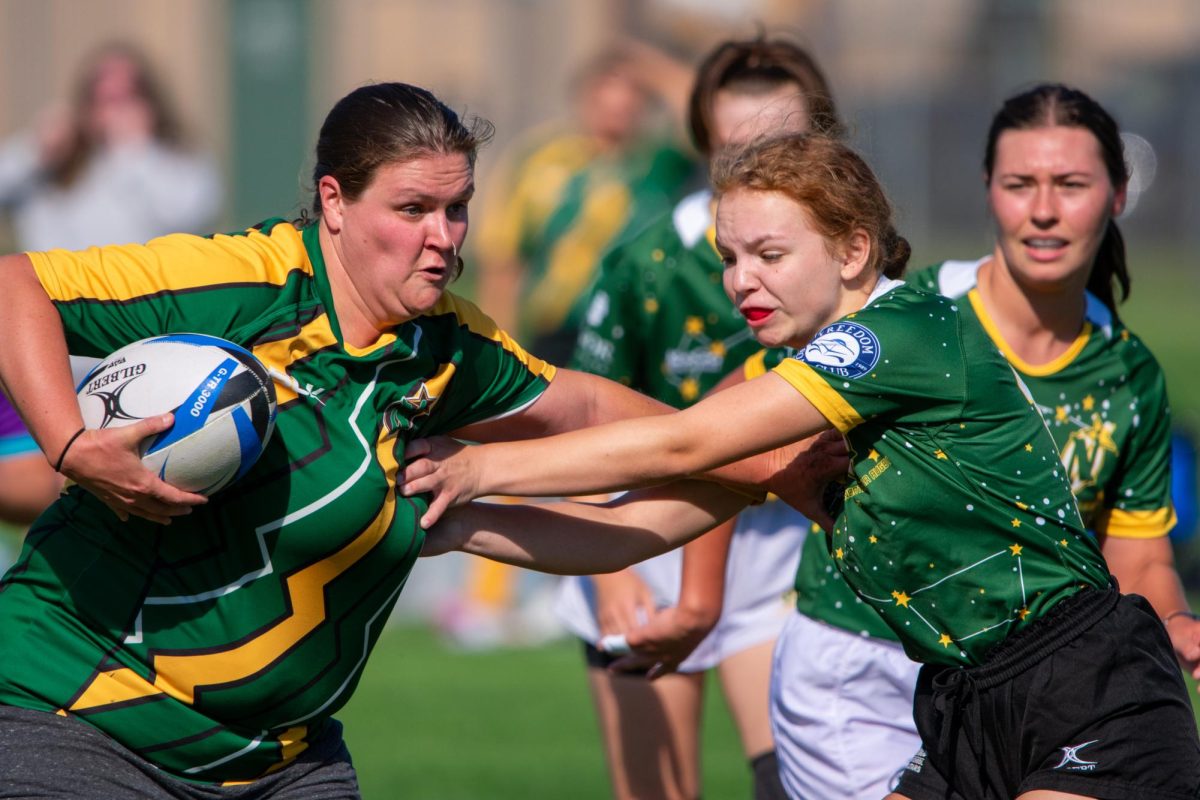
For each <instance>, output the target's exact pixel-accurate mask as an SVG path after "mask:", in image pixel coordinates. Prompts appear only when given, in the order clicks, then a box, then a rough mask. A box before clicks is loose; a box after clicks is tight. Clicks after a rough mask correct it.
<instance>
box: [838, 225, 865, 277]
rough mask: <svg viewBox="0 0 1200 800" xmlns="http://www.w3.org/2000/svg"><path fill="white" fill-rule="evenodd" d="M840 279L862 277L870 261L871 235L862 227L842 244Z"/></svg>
mask: <svg viewBox="0 0 1200 800" xmlns="http://www.w3.org/2000/svg"><path fill="white" fill-rule="evenodd" d="M841 259H842V269H841V274H842V280H843V281H847V282H849V281H854V280H857V279H859V278H861V277H863V271H864V270H865V269H866V268H867V264H869V263H870V261H871V237H870V236H869V235H867V232H866V231H865V230H863V229H862V228H858V229H856V230H855V231H854V232H852V233H851V234H850V237H849V238H848V239H846V241H845V242H844V243H843V244H842V253H841Z"/></svg>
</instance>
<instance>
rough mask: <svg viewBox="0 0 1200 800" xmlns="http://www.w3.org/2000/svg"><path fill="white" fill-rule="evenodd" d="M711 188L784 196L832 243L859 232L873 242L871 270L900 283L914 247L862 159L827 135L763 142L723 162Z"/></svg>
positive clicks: (715, 168) (794, 135) (717, 166)
mask: <svg viewBox="0 0 1200 800" xmlns="http://www.w3.org/2000/svg"><path fill="white" fill-rule="evenodd" d="M712 179H713V189H714V190H715V191H716V193H717V195H722V194H724V193H726V192H729V191H732V190H733V189H752V190H755V191H760V192H780V193H782V194H785V195H787V196H788V197H790V198H791V199H792V200H794V201H795V202H797V203H799V204H800V205H802V206H803V207H804V209H805V210H806V211H807V212H808V216H809V220H810V222H811V223H812V225H813V227H815V228H816V229H817V231H818V232H819V233H820V234H821V235H822V236H824V237H826V238H827V239H829V240H830V242H834V243H840V242H845V241H848V240H849V238H850V236H851V234H853V233H854V232H855V231H857V230H863V231H866V233H867V237H868V238H869V240H870V242H871V255H870V257H869V259H868V266H869V267H871V268H873V269H876V270H878V271H879V272H882V273H883V274H884V275H886V276H887V277H889V278H899V277H900V276H901V275H903V274H904V268H905V266H907V264H908V257H909V255H910V254H911V252H912V251H911V248H910V247H909V244H908V242H907V241H906V240H905V239H904V237H902V236H900V235H899V234H898V233H896V228H895V226H894V225H893V224H892V206H891V203H889V202H888V199H887V196H886V195H885V194H884V193H883V187H881V186H880V185H879V181H878V180H877V179H876V177H875V174H874V173H873V172H871V168H870V167H868V166H867V163H866V162H865V161H863V160H862V158H861V157H860V156H859V155H858V154H857V153H855V152H854V151H853V150H851V149H850V148H849V147H847V146H846V145H845V144H842V143H841V142H840V141H837V140H835V139H831V138H829V137H828V136H821V135H816V134H808V133H792V134H786V135H782V136H775V137H770V138H766V139H760V140H758V141H755V142H752V143H750V144H749V145H746V146H745V147H743V148H739V149H737V150H734V151H732V152H730V153H726V154H725V155H723V156H721V157H719V158H718V159H717V162H716V164H715V165H714V166H713V176H712Z"/></svg>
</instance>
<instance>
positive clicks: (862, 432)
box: [774, 280, 1109, 666]
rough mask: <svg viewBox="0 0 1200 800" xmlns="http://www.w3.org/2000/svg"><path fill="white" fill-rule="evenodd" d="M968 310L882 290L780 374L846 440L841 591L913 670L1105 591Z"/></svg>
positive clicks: (1048, 445)
mask: <svg viewBox="0 0 1200 800" xmlns="http://www.w3.org/2000/svg"><path fill="white" fill-rule="evenodd" d="M961 311H962V309H960V308H959V306H958V304H957V303H956V301H954V300H951V299H948V298H944V297H940V296H935V295H931V294H927V293H925V292H922V291H918V290H916V289H913V288H911V287H908V286H906V285H904V284H903V283H901V282H899V281H886V280H885V281H882V282H881V284H880V286H879V288H877V290H876V291H875V293H873V294H872V297H871V300H870V301H869V302H868V303H867V305H866V306H865V307H864V308H863V309H862V310H860V311H858V312H856V313H854V314H850V315H847V316H846V317H844V318H843V319H842V320H840V321H838V322H836V323H834V324H832V325H829V326H827V327H826V328H824V329H822V330H821V331H820V332H819V333H818V334H817V335H816V336H815V337H814V338H813V340H812V341H811V342H810V343H809V344H808V346H807V347H806V348H805V349H804V351H803V352H801V353H798V354H797V355H796V356H795V357H793V358H789V359H786V360H784V361H783V362H782V363H780V364H779V365H778V366H777V367H775V369H774V371H775V372H776V373H777V374H779V375H780V376H781V377H783V378H784V379H785V380H787V381H788V382H789V383H791V384H792V385H793V386H794V387H795V388H796V389H797V390H798V391H800V392H801V393H802V394H803V395H804V396H805V397H806V398H807V399H808V400H809V401H810V402H812V403H813V405H814V406H815V407H816V408H817V409H818V410H819V411H820V412H821V413H822V414H823V415H824V416H825V417H826V418H827V419H829V421H830V422H832V423H833V424H834V426H835V427H836V428H837V429H838V430H839V431H841V432H842V433H843V434H844V435H845V436H846V439H847V441H848V442H849V445H850V451H851V481H850V483H849V484H848V486H847V489H846V491H845V508H844V510H843V511H842V513H841V514H840V515H839V517H838V519H837V521H836V524H835V527H834V531H833V533H832V534H831V535H830V536H829V537H828V548H829V551H830V553H831V554H832V557H833V560H834V563H835V564H836V566H837V568H838V569H839V570H840V571H841V573H842V575H843V577H844V578H845V580H846V583H848V584H849V585H850V586H851V587H852V588H853V589H854V590H855V591H856V592H857V593H858V595H859V597H861V598H862V600H863V601H864V603H865V604H867V605H869V606H870V607H872V608H873V609H875V611H876V612H877V613H878V614H879V615H880V616H881V617H882V618H883V620H884V622H885V623H886V624H887V625H888V626H889V627H890V628H891V629H892V631H894V632H895V634H896V636H897V637H898V638H899V640H900V641H901V643H902V644H903V645H904V648H905V652H906V653H907V654H908V655H909V657H910V658H912V659H914V660H916V661H922V662H925V663H936V664H948V665H958V666H962V665H970V664H979V663H982V662H983V660H984V658H985V656H986V653H987V652H988V650H989V649H991V647H992V646H994V645H995V644H997V643H998V642H1000V641H1002V640H1004V639H1005V638H1006V637H1007V636H1009V635H1010V634H1011V633H1014V632H1015V631H1017V630H1021V629H1022V628H1023V627H1024V626H1025V625H1027V624H1028V623H1029V622H1031V621H1032V620H1035V619H1038V618H1040V617H1041V616H1042V615H1043V614H1045V613H1046V612H1047V611H1048V610H1049V609H1050V608H1051V607H1053V606H1054V604H1055V603H1057V602H1058V601H1059V600H1061V599H1063V598H1064V597H1067V596H1068V595H1070V594H1073V593H1074V592H1076V591H1077V590H1078V589H1080V588H1081V587H1085V586H1094V587H1103V586H1106V585H1107V584H1108V582H1109V574H1108V570H1107V567H1106V566H1105V564H1104V559H1103V558H1102V556H1101V555H1100V551H1099V548H1098V547H1097V545H1096V543H1095V541H1094V540H1093V538H1092V537H1091V536H1089V535H1088V534H1087V532H1086V531H1085V530H1084V527H1083V523H1082V521H1081V520H1080V518H1079V512H1078V509H1077V507H1076V504H1075V500H1074V497H1073V496H1072V494H1071V488H1070V484H1069V481H1068V478H1067V472H1066V470H1064V469H1063V467H1062V465H1061V463H1060V462H1059V459H1058V450H1057V448H1056V447H1055V444H1054V441H1053V439H1052V438H1051V436H1050V434H1049V432H1048V431H1047V429H1046V424H1045V422H1044V421H1043V419H1042V416H1041V414H1039V413H1038V410H1037V408H1036V407H1035V406H1034V405H1033V403H1032V402H1031V400H1030V399H1029V398H1028V397H1027V396H1026V395H1025V394H1024V392H1023V390H1022V389H1021V388H1020V387H1019V385H1018V383H1017V381H1016V379H1015V378H1014V375H1013V372H1012V369H1011V367H1009V366H1008V363H1007V362H1006V361H1005V359H1004V357H1003V356H1002V355H1001V354H1000V352H999V351H998V350H997V349H996V347H995V346H994V345H993V344H992V343H991V341H990V340H989V339H988V338H987V334H986V333H985V332H984V331H983V329H982V328H981V327H980V326H978V325H975V324H973V323H972V322H971V321H970V320H969V319H966V318H965V315H963V314H962V313H961Z"/></svg>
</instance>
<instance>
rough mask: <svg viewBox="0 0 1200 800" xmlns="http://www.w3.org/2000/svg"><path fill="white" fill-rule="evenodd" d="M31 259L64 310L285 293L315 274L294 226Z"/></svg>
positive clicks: (56, 252)
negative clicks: (222, 290) (225, 288)
mask: <svg viewBox="0 0 1200 800" xmlns="http://www.w3.org/2000/svg"><path fill="white" fill-rule="evenodd" d="M28 255H29V258H30V260H31V261H32V262H33V268H34V271H35V272H36V273H37V276H38V280H39V281H41V283H42V286H43V287H45V289H46V293H47V294H48V295H49V296H50V299H51V300H53V301H55V302H60V303H61V302H72V301H78V300H98V301H101V302H126V301H130V300H135V299H137V298H140V297H146V296H148V295H155V294H162V293H164V292H166V293H171V292H185V291H189V290H197V289H206V288H209V287H214V288H215V287H218V286H221V285H229V284H234V285H254V284H263V285H275V286H282V285H283V284H284V283H286V282H287V279H288V275H290V274H291V273H292V272H293V271H295V270H301V271H303V272H305V273H307V274H312V265H311V264H310V263H309V260H308V255H307V253H306V252H305V250H304V244H303V242H302V241H301V238H300V233H299V231H297V230H296V229H295V228H293V227H292V226H291V225H277V226H275V227H274V228H273V229H272V230H271V232H270V234H269V235H268V234H264V233H262V232H261V231H257V230H251V231H249V232H248V233H247V234H246V235H245V236H228V235H218V236H214V237H212V238H205V237H202V236H192V235H190V234H171V235H169V236H163V237H160V238H158V239H152V240H151V241H150V242H148V243H146V244H144V245H142V244H128V245H109V246H106V247H91V248H88V249H87V250H79V251H70V250H51V251H48V252H44V253H36V252H31V253H29V254H28Z"/></svg>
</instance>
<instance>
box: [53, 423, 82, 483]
mask: <svg viewBox="0 0 1200 800" xmlns="http://www.w3.org/2000/svg"><path fill="white" fill-rule="evenodd" d="M86 430H87V427H83V428H80V429H79V430H77V431H75V435H74V436H72V437H71V438H70V439H67V443H66V444H64V445H63V449H62V452H61V453H59V454H58V461H55V462H54V471H55V472H62V464H63V459H64V458H66V457H67V451H68V450H70V449H71V445H73V444H75V440H76V439H78V438H79V437H80V436H83V432H84V431H86Z"/></svg>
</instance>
